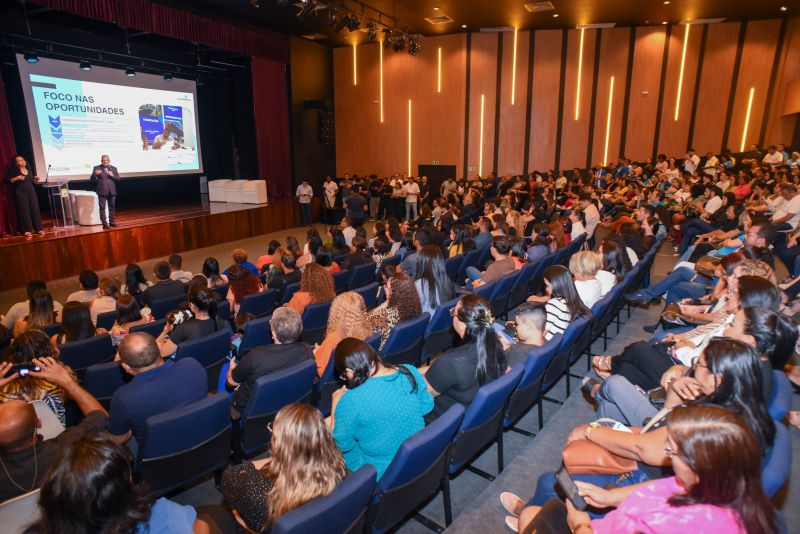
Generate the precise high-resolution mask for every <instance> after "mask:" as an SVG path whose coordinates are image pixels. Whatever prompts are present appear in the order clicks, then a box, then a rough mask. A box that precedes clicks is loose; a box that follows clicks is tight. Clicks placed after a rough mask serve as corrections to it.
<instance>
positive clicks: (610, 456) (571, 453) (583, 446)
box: [561, 418, 636, 475]
mask: <svg viewBox="0 0 800 534" xmlns="http://www.w3.org/2000/svg"><path fill="white" fill-rule="evenodd" d="M595 422H596V423H616V424H618V423H617V422H616V421H614V420H613V419H609V418H601V419H598V420H597V421H595ZM618 432H622V431H621V430H620V431H618ZM561 459H562V461H563V462H564V467H565V468H566V469H567V472H568V473H569V474H571V475H624V474H625V473H630V472H631V471H635V470H636V460H631V459H630V458H625V457H623V456H620V455H618V454H614V453H613V452H610V451H609V450H608V449H606V448H605V447H602V446H600V445H598V444H597V443H594V442H592V441H589V440H587V439H578V440H575V441H571V442H570V443H568V444H567V446H566V447H564V450H563V451H562V452H561Z"/></svg>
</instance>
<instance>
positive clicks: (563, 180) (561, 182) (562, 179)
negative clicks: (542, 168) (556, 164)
mask: <svg viewBox="0 0 800 534" xmlns="http://www.w3.org/2000/svg"><path fill="white" fill-rule="evenodd" d="M565 187H567V177H566V176H564V175H563V174H561V175H559V177H558V178H556V190H557V191H561V190H563V189H564V188H565Z"/></svg>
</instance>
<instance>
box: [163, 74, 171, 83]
mask: <svg viewBox="0 0 800 534" xmlns="http://www.w3.org/2000/svg"><path fill="white" fill-rule="evenodd" d="M164 81H165V82H167V83H171V82H172V74H170V73H169V72H165V73H164Z"/></svg>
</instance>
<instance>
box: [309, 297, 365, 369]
mask: <svg viewBox="0 0 800 534" xmlns="http://www.w3.org/2000/svg"><path fill="white" fill-rule="evenodd" d="M373 333H374V332H373V331H372V329H371V328H370V327H369V325H368V323H367V306H366V305H365V304H364V298H363V297H362V296H361V295H359V294H358V293H356V292H355V291H347V292H346V293H342V294H341V295H339V296H337V297H336V298H335V299H333V302H332V303H331V311H330V313H329V314H328V329H327V331H326V332H325V339H323V340H322V343H320V344H319V346H317V348H315V349H314V359H315V360H317V374H318V375H319V376H320V377H321V376H322V374H323V373H324V372H325V368H326V367H327V366H328V362H330V359H331V355H332V354H333V350H334V349H335V348H336V345H338V344H339V342H340V341H341V340H343V339H344V338H346V337H354V338H357V339H360V340H362V341H363V340H365V339H367V338H368V337H369V336H371V335H372V334H373Z"/></svg>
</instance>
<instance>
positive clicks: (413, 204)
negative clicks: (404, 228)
mask: <svg viewBox="0 0 800 534" xmlns="http://www.w3.org/2000/svg"><path fill="white" fill-rule="evenodd" d="M412 211H413V212H414V217H413V218H412V217H411V212H412ZM417 217H419V212H418V211H417V202H416V201H414V202H409V201H407V200H406V220H407V221H416V220H417Z"/></svg>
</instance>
